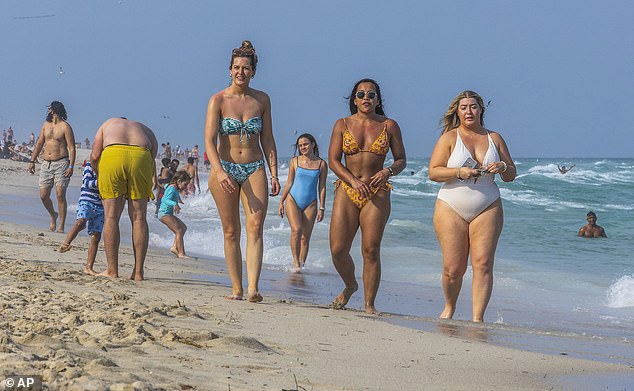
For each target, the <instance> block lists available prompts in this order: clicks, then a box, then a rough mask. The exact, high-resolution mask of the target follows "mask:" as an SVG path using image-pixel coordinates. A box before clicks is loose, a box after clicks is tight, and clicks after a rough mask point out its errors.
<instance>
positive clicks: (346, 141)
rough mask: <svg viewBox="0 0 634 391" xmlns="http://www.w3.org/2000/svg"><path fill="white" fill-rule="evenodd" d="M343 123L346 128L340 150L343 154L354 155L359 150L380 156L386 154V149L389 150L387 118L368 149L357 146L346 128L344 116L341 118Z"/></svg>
mask: <svg viewBox="0 0 634 391" xmlns="http://www.w3.org/2000/svg"><path fill="white" fill-rule="evenodd" d="M343 123H344V125H345V127H346V130H345V131H344V132H343V146H342V150H343V153H344V154H345V155H354V154H357V153H359V152H372V153H374V154H376V155H382V156H385V155H387V153H388V151H389V150H390V142H389V140H388V136H387V120H386V121H385V126H384V127H383V130H382V131H381V133H379V135H378V136H377V138H376V139H375V140H374V142H373V143H372V145H371V146H370V149H368V150H364V149H361V148H360V147H359V143H358V142H357V140H356V139H355V138H354V136H353V135H352V133H350V131H349V130H348V125H346V119H345V118H344V120H343Z"/></svg>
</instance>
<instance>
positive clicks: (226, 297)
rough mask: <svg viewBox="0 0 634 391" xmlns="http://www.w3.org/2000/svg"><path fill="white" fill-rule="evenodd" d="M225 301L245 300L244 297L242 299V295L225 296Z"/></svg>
mask: <svg viewBox="0 0 634 391" xmlns="http://www.w3.org/2000/svg"><path fill="white" fill-rule="evenodd" d="M225 299H227V300H244V297H242V295H231V296H225Z"/></svg>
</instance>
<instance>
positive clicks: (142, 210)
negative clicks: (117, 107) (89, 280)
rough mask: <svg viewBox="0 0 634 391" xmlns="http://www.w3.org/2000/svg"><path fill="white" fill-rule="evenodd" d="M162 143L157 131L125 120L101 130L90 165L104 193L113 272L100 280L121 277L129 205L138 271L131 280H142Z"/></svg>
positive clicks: (107, 243) (105, 239) (105, 233)
mask: <svg viewBox="0 0 634 391" xmlns="http://www.w3.org/2000/svg"><path fill="white" fill-rule="evenodd" d="M157 152H158V142H157V141H156V136H155V135H154V133H153V132H152V129H150V128H148V127H147V126H145V125H143V124H142V123H140V122H136V121H130V120H128V119H125V118H110V119H109V120H107V121H106V122H104V123H103V124H102V125H101V126H100V127H99V130H97V134H96V135H95V139H94V140H93V143H92V153H91V155H90V160H91V161H92V162H93V165H95V167H97V174H98V175H99V182H98V184H99V193H100V194H101V199H102V200H103V208H104V214H105V221H104V229H103V242H104V247H105V250H106V260H107V262H108V267H107V269H106V271H104V272H103V273H101V274H100V275H101V276H106V277H112V278H116V277H119V243H120V241H121V232H120V231H119V220H120V219H121V214H122V213H123V209H124V208H125V205H126V200H127V204H128V215H129V217H130V222H131V223H132V247H133V249H134V270H133V272H132V275H131V277H130V278H131V279H133V280H136V281H140V280H143V264H144V262H145V255H146V254H147V248H148V240H149V235H150V233H149V229H148V224H147V218H146V212H147V203H148V199H149V198H154V193H153V192H152V190H153V189H152V187H153V184H155V183H158V181H157V179H156V167H155V163H154V159H155V158H156V154H157Z"/></svg>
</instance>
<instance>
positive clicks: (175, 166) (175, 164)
mask: <svg viewBox="0 0 634 391" xmlns="http://www.w3.org/2000/svg"><path fill="white" fill-rule="evenodd" d="M179 164H181V162H180V161H179V160H178V159H172V162H171V163H170V170H172V172H173V173H174V174H176V172H177V171H178V165H179Z"/></svg>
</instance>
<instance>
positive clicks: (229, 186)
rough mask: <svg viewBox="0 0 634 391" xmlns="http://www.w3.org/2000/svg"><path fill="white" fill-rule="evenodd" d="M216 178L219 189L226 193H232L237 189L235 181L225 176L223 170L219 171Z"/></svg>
mask: <svg viewBox="0 0 634 391" xmlns="http://www.w3.org/2000/svg"><path fill="white" fill-rule="evenodd" d="M216 178H217V179H218V183H219V184H220V188H221V189H222V190H224V191H225V192H226V193H233V192H234V191H236V190H237V189H238V184H237V183H236V181H235V180H234V179H233V178H232V177H231V175H229V174H227V172H226V171H225V170H221V171H220V172H219V173H218V174H216Z"/></svg>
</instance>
